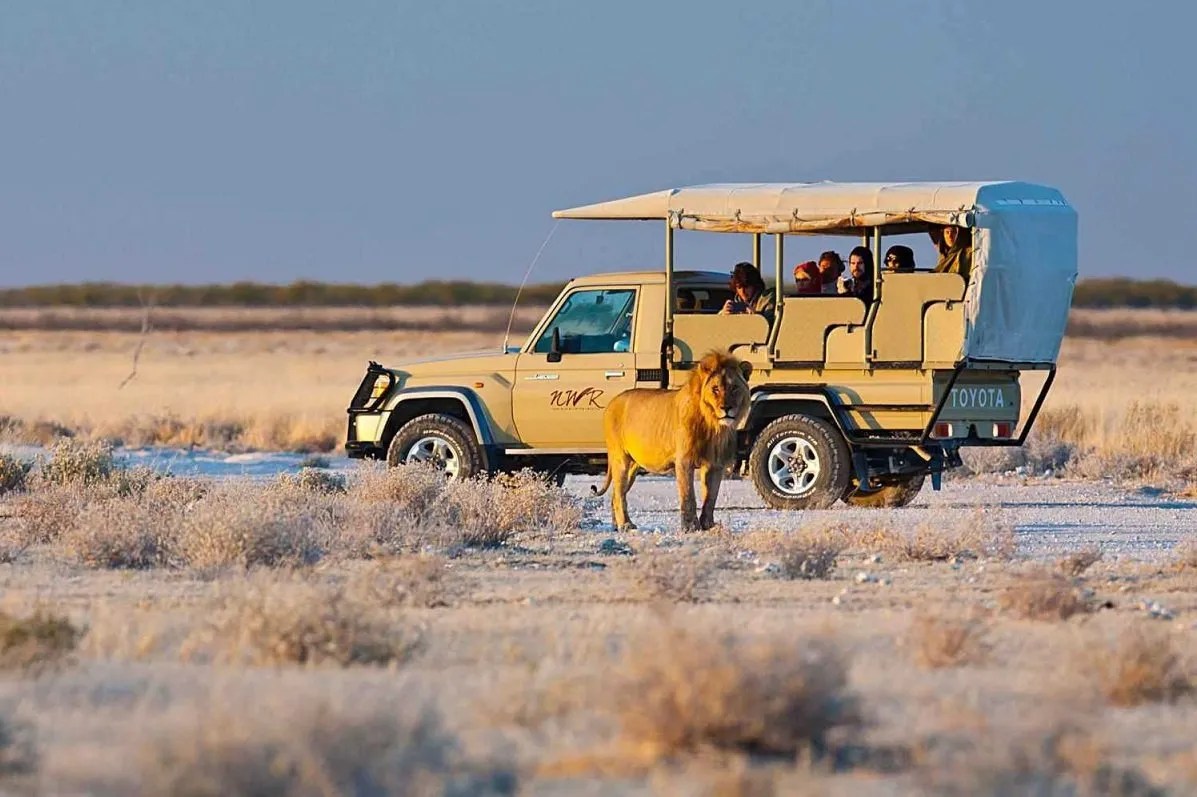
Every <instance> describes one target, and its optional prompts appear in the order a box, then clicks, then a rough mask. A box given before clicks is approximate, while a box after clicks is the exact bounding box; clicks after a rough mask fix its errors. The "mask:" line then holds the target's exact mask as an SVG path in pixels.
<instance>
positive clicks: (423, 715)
mask: <svg viewBox="0 0 1197 797" xmlns="http://www.w3.org/2000/svg"><path fill="white" fill-rule="evenodd" d="M136 773H137V782H138V784H139V789H138V792H137V793H140V794H144V795H164V794H171V795H188V796H189V797H223V796H224V795H281V797H324V796H325V795H363V796H364V795H384V794H385V795H395V797H429V796H430V795H446V796H447V795H466V794H471V795H473V794H477V795H501V794H513V793H514V792H515V787H516V778H515V776H514V773H512V772H511V771H509V770H506V769H504V768H501V767H490V768H488V767H482V766H476V765H471V764H470V763H469V762H466V761H463V760H462V757H461V755H460V752H459V744H458V742H457V739H456V738H455V737H453V736H452V735H450V734H449V733H448V732H447V731H445V730H444V728H443V726H442V723H441V721H440V718H439V716H438V715H437V714H436V713H434V712H433V711H432V710H431V709H427V708H420V707H418V706H415V705H411V706H403V707H401V708H400V709H399V710H391V711H383V710H380V709H379V708H377V707H376V708H366V709H358V710H355V711H353V712H352V713H350V712H349V711H347V710H346V709H332V708H329V707H327V706H322V705H317V706H314V707H313V706H310V705H307V704H302V705H298V706H294V705H285V706H280V707H279V709H278V710H277V711H270V712H259V713H255V714H250V713H249V712H247V711H245V710H243V709H224V710H222V711H211V710H210V711H208V712H205V713H204V714H203V715H201V716H200V717H198V718H196V719H195V720H192V721H191V722H189V723H186V724H183V723H179V724H178V727H176V728H175V729H174V730H173V731H172V732H169V733H166V734H159V735H157V736H155V737H153V738H151V739H149V740H148V741H147V743H146V744H145V746H144V748H143V749H142V754H141V756H140V760H139V762H138V766H137V769H136Z"/></svg>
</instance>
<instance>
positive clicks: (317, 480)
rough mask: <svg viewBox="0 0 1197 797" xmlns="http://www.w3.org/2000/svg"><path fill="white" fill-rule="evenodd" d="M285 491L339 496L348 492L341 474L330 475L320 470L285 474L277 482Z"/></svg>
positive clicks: (306, 469)
mask: <svg viewBox="0 0 1197 797" xmlns="http://www.w3.org/2000/svg"><path fill="white" fill-rule="evenodd" d="M276 485H277V487H278V488H280V489H283V490H299V491H300V492H308V493H323V494H324V495H339V494H342V493H344V492H346V489H347V487H346V481H345V477H344V476H342V475H341V474H339V473H329V472H328V471H326V470H321V469H318V468H301V469H300V471H299V472H298V473H295V474H290V473H284V474H282V475H280V476H279V477H278V481H277V482H276Z"/></svg>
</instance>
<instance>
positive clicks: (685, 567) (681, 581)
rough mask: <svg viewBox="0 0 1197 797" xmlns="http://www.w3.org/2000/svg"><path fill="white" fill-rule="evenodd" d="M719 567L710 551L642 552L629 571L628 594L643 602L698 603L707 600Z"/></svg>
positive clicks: (717, 561) (716, 557)
mask: <svg viewBox="0 0 1197 797" xmlns="http://www.w3.org/2000/svg"><path fill="white" fill-rule="evenodd" d="M719 564H720V562H719V557H718V556H716V555H715V554H713V553H711V552H709V551H654V552H649V553H642V554H640V555H638V556H636V558H635V560H634V565H633V567H632V569H631V570H630V571H629V573H630V577H631V589H630V590H629V594H630V595H631V596H632V597H633V598H639V599H640V600H661V601H668V602H671V603H698V602H699V601H702V600H706V599H707V598H708V596H709V592H710V587H711V583H712V582H713V581H714V579H715V574H716V572H717V571H718V569H719Z"/></svg>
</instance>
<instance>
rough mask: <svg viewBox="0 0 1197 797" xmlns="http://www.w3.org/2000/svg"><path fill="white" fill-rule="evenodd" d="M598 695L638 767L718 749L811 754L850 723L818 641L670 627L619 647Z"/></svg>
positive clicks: (843, 665)
mask: <svg viewBox="0 0 1197 797" xmlns="http://www.w3.org/2000/svg"><path fill="white" fill-rule="evenodd" d="M613 677H614V679H615V681H616V682H617V686H616V688H614V689H612V690H610V691H609V692H607V691H606V690H605V694H606V695H607V698H605V699H610V700H611V701H612V704H613V708H614V711H615V719H616V721H617V722H618V723H619V728H620V742H621V745H622V746H623V747H624V748H625V749H626V750H627V751H628V752H630V753H632V754H633V756H634V757H636V758H639V759H641V760H648V761H653V760H659V759H662V758H666V757H672V756H676V755H679V754H683V753H694V752H699V751H703V750H711V749H714V750H721V751H727V752H736V753H751V754H758V755H779V756H794V755H796V754H798V753H800V752H802V751H808V750H814V751H819V750H821V749H822V748H823V745H824V742H825V740H826V737H827V735H828V734H829V733H830V732H831V731H832V730H834V729H836V728H841V727H848V726H852V725H854V724H856V722H857V721H858V717H857V713H856V704H855V700H854V699H853V697H852V696H851V695H850V694H849V692H848V689H847V677H848V667H847V662H846V661H845V660H844V658H843V657H842V656H841V655H840V653H839V652H838V650H837V649H836V648H835V647H834V646H833V645H831V644H830V643H829V642H828V641H826V640H821V639H815V640H810V639H804V640H798V639H788V640H773V639H771V640H764V639H737V638H735V637H732V636H728V635H724V636H720V635H717V634H701V633H697V632H695V631H693V630H684V629H680V628H677V627H667V628H664V629H656V630H654V632H652V633H645V634H641V635H639V636H637V637H634V638H631V639H629V640H628V641H627V644H626V648H625V651H624V655H623V657H622V659H621V660H620V661H619V662H618V664H617V665H616V668H615V672H614V673H613Z"/></svg>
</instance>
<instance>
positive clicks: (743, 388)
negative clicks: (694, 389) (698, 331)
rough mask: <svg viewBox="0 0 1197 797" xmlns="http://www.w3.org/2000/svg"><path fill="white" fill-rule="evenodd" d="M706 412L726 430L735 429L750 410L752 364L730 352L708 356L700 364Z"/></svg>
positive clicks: (705, 413) (703, 403)
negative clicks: (749, 378) (749, 392)
mask: <svg viewBox="0 0 1197 797" xmlns="http://www.w3.org/2000/svg"><path fill="white" fill-rule="evenodd" d="M698 372H699V378H700V379H701V380H702V385H701V393H700V398H701V402H702V409H703V414H704V415H706V416H707V417H708V418H709V419H710V420H711V421H713V422H714V423H715V424H716V425H718V426H722V427H723V428H725V429H731V428H735V427H736V425H737V424H739V422H740V419H741V418H742V417H743V416H744V414H745V413H746V412H747V411H748V381H747V380H748V377H749V375H750V374H751V373H752V365H751V364H750V363H745V362H740V361H739V360H737V359H735V358H734V357H728V356H726V355H707V356H706V357H704V358H703V360H702V362H700V363H699V365H698Z"/></svg>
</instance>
